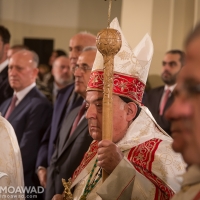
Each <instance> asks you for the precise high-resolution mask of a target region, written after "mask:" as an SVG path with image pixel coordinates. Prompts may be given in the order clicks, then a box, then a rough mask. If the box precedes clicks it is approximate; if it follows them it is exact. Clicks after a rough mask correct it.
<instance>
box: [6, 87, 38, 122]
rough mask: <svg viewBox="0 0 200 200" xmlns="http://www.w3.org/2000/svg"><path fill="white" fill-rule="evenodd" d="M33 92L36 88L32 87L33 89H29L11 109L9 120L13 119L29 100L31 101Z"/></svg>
mask: <svg viewBox="0 0 200 200" xmlns="http://www.w3.org/2000/svg"><path fill="white" fill-rule="evenodd" d="M35 92H36V88H35V87H34V88H33V89H31V91H30V92H28V94H26V96H25V97H24V98H23V99H22V101H21V102H20V103H19V104H18V105H17V106H16V107H15V109H14V110H13V111H12V113H11V114H10V116H9V117H8V120H9V121H12V119H14V118H15V117H16V115H18V114H19V113H20V112H21V111H22V110H23V109H24V107H26V106H27V105H29V104H30V101H31V99H32V97H33V96H34V94H35Z"/></svg>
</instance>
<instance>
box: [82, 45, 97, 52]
mask: <svg viewBox="0 0 200 200" xmlns="http://www.w3.org/2000/svg"><path fill="white" fill-rule="evenodd" d="M84 51H97V47H96V46H86V47H84V48H83V51H82V52H84Z"/></svg>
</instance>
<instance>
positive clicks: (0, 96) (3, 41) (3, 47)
mask: <svg viewBox="0 0 200 200" xmlns="http://www.w3.org/2000/svg"><path fill="white" fill-rule="evenodd" d="M9 42H10V33H9V31H8V29H7V28H5V27H3V26H0V105H1V104H2V103H3V102H4V101H5V100H6V99H8V98H9V97H11V96H12V94H13V89H12V88H11V87H10V85H9V83H8V59H7V52H8V49H9Z"/></svg>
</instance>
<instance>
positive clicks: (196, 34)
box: [185, 22, 200, 47]
mask: <svg viewBox="0 0 200 200" xmlns="http://www.w3.org/2000/svg"><path fill="white" fill-rule="evenodd" d="M199 36H200V22H199V23H198V24H197V25H196V26H195V28H194V30H192V31H190V33H189V35H188V36H187V38H186V40H185V47H187V46H188V44H189V43H190V42H191V41H192V40H194V39H195V38H197V37H199Z"/></svg>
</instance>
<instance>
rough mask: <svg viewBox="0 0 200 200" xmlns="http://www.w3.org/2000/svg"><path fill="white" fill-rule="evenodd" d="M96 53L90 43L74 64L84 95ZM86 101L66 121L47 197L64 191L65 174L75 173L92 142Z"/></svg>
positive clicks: (79, 90) (78, 88) (49, 174)
mask: <svg viewBox="0 0 200 200" xmlns="http://www.w3.org/2000/svg"><path fill="white" fill-rule="evenodd" d="M95 55H96V47H87V48H86V49H84V50H83V52H82V53H81V55H80V56H79V58H78V61H77V65H76V66H74V67H73V72H74V76H75V91H76V92H77V93H78V94H80V95H81V96H82V97H83V98H84V99H85V98H86V88H87V83H88V80H89V77H90V72H91V69H92V65H93V62H94V59H95ZM84 105H85V103H84V102H83V105H82V106H80V107H77V108H75V109H74V110H72V111H71V112H70V113H69V114H68V115H67V116H66V117H65V119H64V121H63V124H62V127H61V130H60V133H59V138H58V141H57V144H56V148H55V151H54V154H53V156H52V159H51V163H50V166H49V168H48V172H47V186H46V197H45V199H47V200H50V199H52V197H53V196H54V195H55V194H59V193H60V194H61V193H62V192H63V191H64V187H63V185H62V178H64V179H66V180H68V178H70V177H71V176H72V174H73V172H74V171H75V169H76V168H77V167H78V166H79V164H80V162H81V160H82V158H83V156H84V154H85V152H86V151H87V149H88V147H89V145H90V143H91V142H92V138H91V137H90V135H89V132H88V125H87V120H86V119H85V117H84V111H83V110H84V108H85V106H84ZM81 107H82V108H81ZM82 111H83V112H82ZM81 112H82V114H83V116H82V117H81V116H80V115H81ZM78 118H79V119H78ZM78 120H79V122H78V124H77V123H76V122H77V121H78ZM75 126H76V127H75Z"/></svg>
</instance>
